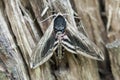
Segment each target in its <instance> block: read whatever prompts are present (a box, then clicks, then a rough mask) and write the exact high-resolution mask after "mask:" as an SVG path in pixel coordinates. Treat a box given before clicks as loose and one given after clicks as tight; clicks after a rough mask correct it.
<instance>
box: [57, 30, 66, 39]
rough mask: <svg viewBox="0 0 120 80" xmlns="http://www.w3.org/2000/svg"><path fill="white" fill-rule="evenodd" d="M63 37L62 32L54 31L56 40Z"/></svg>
mask: <svg viewBox="0 0 120 80" xmlns="http://www.w3.org/2000/svg"><path fill="white" fill-rule="evenodd" d="M63 37H64V33H62V32H61V31H59V32H57V33H56V38H57V39H58V40H62V39H63Z"/></svg>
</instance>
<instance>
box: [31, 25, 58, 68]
mask: <svg viewBox="0 0 120 80" xmlns="http://www.w3.org/2000/svg"><path fill="white" fill-rule="evenodd" d="M52 33H53V26H52V24H51V26H49V27H48V29H47V30H46V32H45V34H44V35H43V36H42V38H41V39H40V41H39V42H38V44H37V46H36V47H35V49H34V50H33V53H32V55H31V62H30V66H31V68H36V67H38V66H39V65H42V64H43V63H45V62H46V61H48V60H49V59H50V58H51V56H52V55H53V52H54V50H55V49H56V48H57V45H56V44H54V42H55V37H54V35H53V34H52Z"/></svg>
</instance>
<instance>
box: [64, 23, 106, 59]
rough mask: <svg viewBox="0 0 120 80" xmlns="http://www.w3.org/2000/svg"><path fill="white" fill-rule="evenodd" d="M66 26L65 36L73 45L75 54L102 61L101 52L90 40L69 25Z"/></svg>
mask: <svg viewBox="0 0 120 80" xmlns="http://www.w3.org/2000/svg"><path fill="white" fill-rule="evenodd" d="M67 24H68V25H67V29H66V34H67V36H68V37H69V39H70V40H71V42H73V43H74V44H73V45H74V46H75V49H76V53H77V54H82V55H83V56H86V57H89V58H92V59H96V60H104V56H103V53H102V51H101V50H100V49H99V48H98V47H97V46H96V45H95V44H94V43H93V42H92V41H91V40H89V39H88V38H87V37H86V36H85V35H83V34H82V33H81V32H79V31H78V30H77V29H75V28H73V27H72V26H71V25H70V24H69V23H67Z"/></svg>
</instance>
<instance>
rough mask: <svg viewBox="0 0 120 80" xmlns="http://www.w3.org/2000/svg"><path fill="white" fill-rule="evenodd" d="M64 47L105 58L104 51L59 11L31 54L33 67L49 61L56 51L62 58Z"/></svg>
mask: <svg viewBox="0 0 120 80" xmlns="http://www.w3.org/2000/svg"><path fill="white" fill-rule="evenodd" d="M63 48H64V49H65V50H67V51H68V52H70V53H73V54H81V55H83V56H86V57H89V58H92V59H95V60H101V61H102V60H104V56H103V53H102V51H101V50H100V49H99V48H98V47H97V46H96V45H95V44H94V43H93V42H92V41H91V40H90V39H88V37H87V36H85V35H84V34H83V33H82V32H80V31H78V29H77V28H74V27H73V26H72V25H71V24H70V23H69V22H68V21H67V20H66V19H65V17H64V16H63V15H62V14H60V13H58V14H57V15H56V17H55V18H54V19H53V20H52V22H51V24H50V26H49V27H48V29H47V30H46V32H45V34H44V35H43V36H42V38H41V39H40V41H39V42H38V44H37V46H36V48H35V49H34V51H33V53H32V55H31V63H30V66H31V68H36V67H38V66H40V65H42V64H43V63H45V62H46V61H48V60H49V59H50V58H51V57H52V55H53V54H54V52H55V51H56V54H57V57H58V59H62V57H63V52H62V49H63Z"/></svg>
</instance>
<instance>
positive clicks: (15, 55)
mask: <svg viewBox="0 0 120 80" xmlns="http://www.w3.org/2000/svg"><path fill="white" fill-rule="evenodd" d="M101 1H103V0H101ZM119 3H120V2H118V0H115V1H112V0H106V1H105V2H104V4H102V5H105V9H106V18H107V19H108V22H107V25H104V23H105V22H104V23H103V21H104V20H102V18H101V14H102V12H100V9H101V8H102V7H103V6H101V5H100V3H99V1H98V0H1V1H0V80H10V79H12V80H14V79H15V80H101V79H104V80H105V79H106V80H108V79H110V78H107V76H109V75H108V74H106V73H105V72H106V71H108V72H109V73H110V74H113V76H114V78H115V80H119V79H120V78H119V76H120V73H119V72H118V70H119V65H120V63H119V57H120V56H119V47H112V48H111V47H107V48H108V49H107V50H108V51H109V57H110V63H111V65H107V64H108V63H109V62H108V61H109V58H107V59H106V60H105V61H104V62H98V63H97V61H95V60H92V59H89V58H87V57H83V56H82V55H73V54H71V53H69V52H67V51H65V56H64V59H63V62H62V64H58V65H56V59H55V56H53V57H52V58H51V59H50V60H49V61H48V62H46V63H45V64H43V65H41V66H40V67H37V68H36V69H31V68H30V64H29V63H30V56H31V54H32V52H33V50H34V48H35V46H36V45H37V43H38V42H39V40H40V38H41V37H42V35H43V34H44V33H45V31H46V29H47V27H48V26H49V25H50V23H51V21H52V19H53V17H51V15H52V14H53V13H59V12H60V13H62V14H64V16H65V18H66V20H68V21H69V23H70V24H71V25H72V26H73V27H74V28H77V29H79V31H83V32H84V30H81V29H82V28H81V27H80V24H79V21H81V22H82V23H83V25H84V26H85V30H86V31H85V33H88V34H87V35H86V36H88V37H89V38H90V39H91V40H92V41H94V42H95V43H96V44H97V46H99V47H100V49H101V50H102V51H103V53H105V56H106V57H108V53H106V48H105V44H106V42H108V40H109V41H110V42H113V41H114V40H115V39H118V38H120V36H119V34H120V27H119V25H120V23H119V22H120V17H119V16H120V14H119V12H120V10H119ZM109 45H110V46H111V44H109ZM117 45H118V44H117ZM116 50H117V51H116ZM113 53H114V54H113ZM97 64H98V65H97ZM109 66H111V70H112V73H111V72H110V70H109V69H107V68H108V67H109ZM114 67H115V68H114ZM99 73H100V74H101V75H102V76H101V75H100V74H99Z"/></svg>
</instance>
